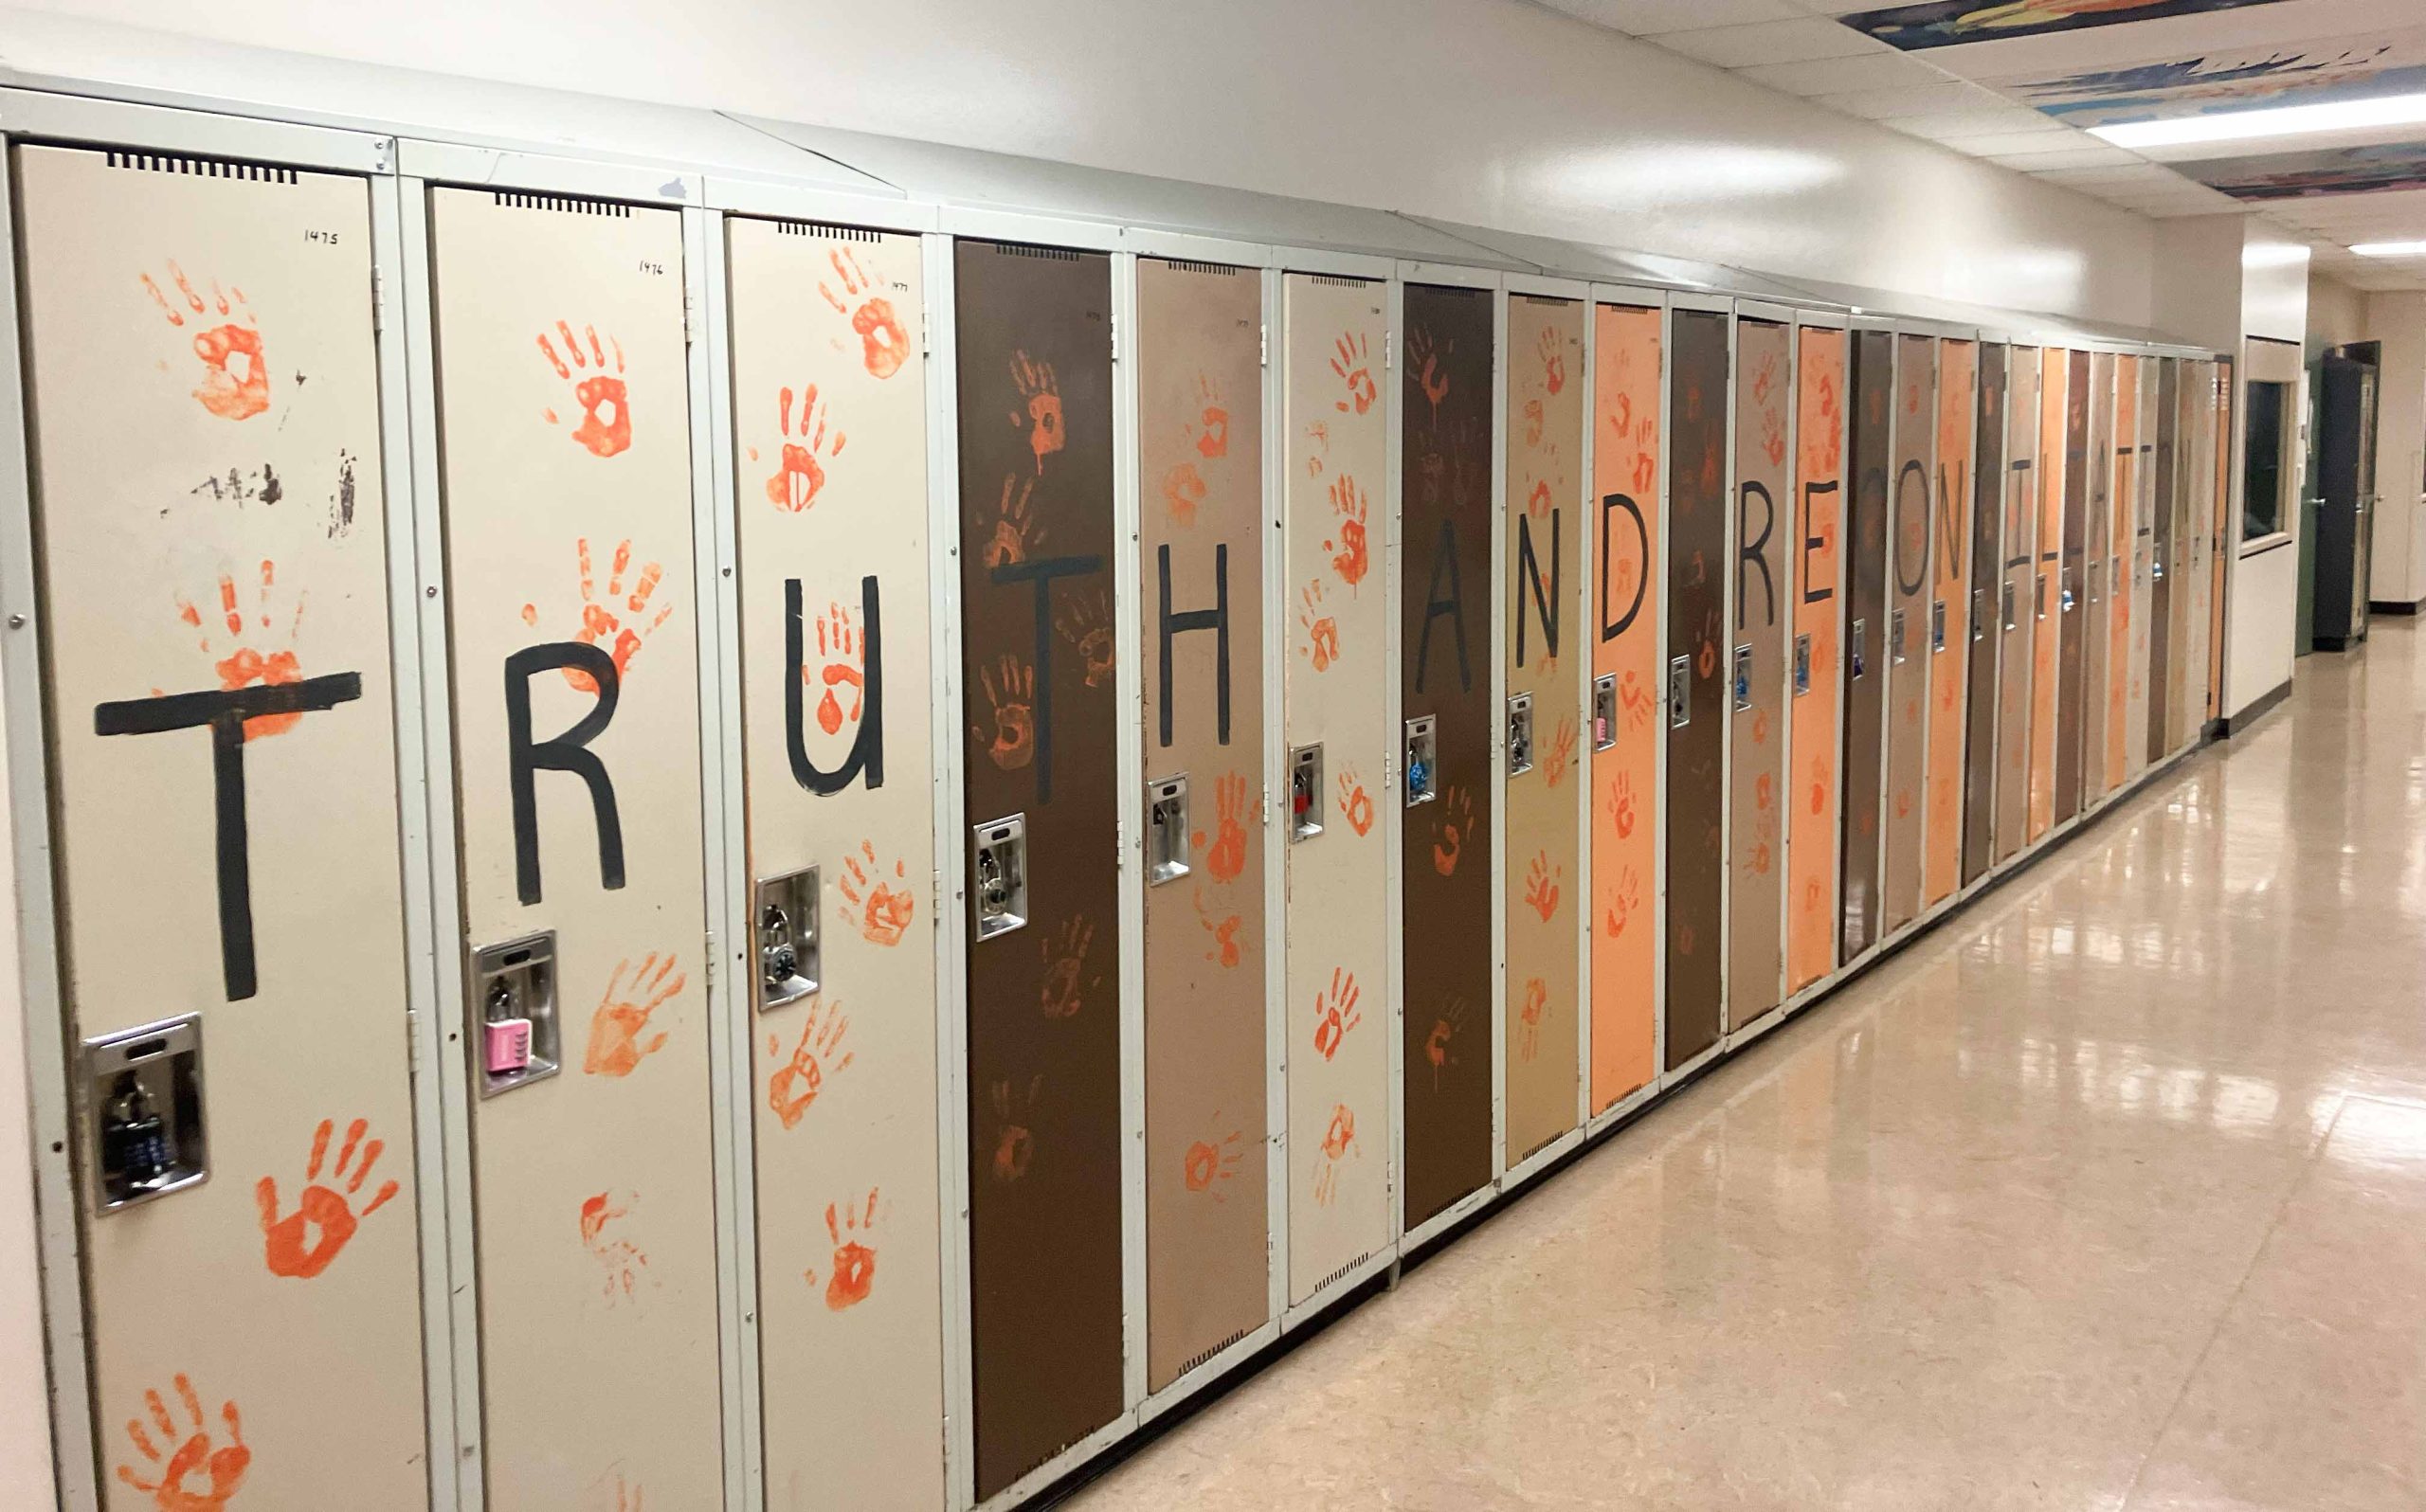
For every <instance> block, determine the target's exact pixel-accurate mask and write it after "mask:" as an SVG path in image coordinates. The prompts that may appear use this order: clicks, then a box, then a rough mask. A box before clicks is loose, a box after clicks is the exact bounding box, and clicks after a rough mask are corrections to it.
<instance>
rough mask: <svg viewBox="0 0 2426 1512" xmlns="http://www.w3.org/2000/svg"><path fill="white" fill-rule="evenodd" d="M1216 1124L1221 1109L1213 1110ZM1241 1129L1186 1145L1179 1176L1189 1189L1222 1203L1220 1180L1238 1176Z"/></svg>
mask: <svg viewBox="0 0 2426 1512" xmlns="http://www.w3.org/2000/svg"><path fill="white" fill-rule="evenodd" d="M1212 1121H1213V1122H1214V1123H1215V1124H1217V1125H1218V1124H1219V1123H1220V1122H1221V1121H1222V1110H1221V1109H1220V1108H1218V1107H1217V1108H1215V1109H1214V1110H1213V1120H1212ZM1239 1136H1240V1130H1238V1129H1232V1130H1230V1131H1229V1132H1228V1133H1226V1134H1222V1135H1218V1136H1216V1137H1214V1138H1212V1139H1203V1140H1198V1141H1196V1142H1195V1143H1192V1144H1190V1145H1188V1147H1187V1154H1186V1156H1185V1157H1183V1161H1182V1164H1181V1167H1180V1179H1182V1180H1183V1181H1185V1182H1186V1183H1187V1189H1188V1190H1189V1191H1191V1192H1202V1193H1204V1195H1205V1196H1206V1197H1211V1198H1212V1199H1213V1200H1214V1201H1216V1202H1225V1201H1227V1200H1229V1199H1228V1198H1226V1197H1223V1196H1222V1183H1223V1182H1225V1181H1229V1180H1234V1179H1237V1177H1238V1174H1239Z"/></svg>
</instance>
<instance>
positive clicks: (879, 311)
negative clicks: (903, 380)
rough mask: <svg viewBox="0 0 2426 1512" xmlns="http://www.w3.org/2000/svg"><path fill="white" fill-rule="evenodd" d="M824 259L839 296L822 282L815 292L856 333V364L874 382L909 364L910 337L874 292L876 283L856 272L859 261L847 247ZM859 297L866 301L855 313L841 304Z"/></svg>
mask: <svg viewBox="0 0 2426 1512" xmlns="http://www.w3.org/2000/svg"><path fill="white" fill-rule="evenodd" d="M825 256H826V261H830V262H832V263H833V264H834V277H835V279H837V281H839V282H840V283H841V284H842V293H841V294H839V295H838V294H836V293H835V292H834V291H833V290H832V289H831V288H829V287H827V286H826V285H825V284H824V282H822V281H821V282H820V283H819V284H818V285H817V292H818V293H819V294H822V295H824V297H825V302H826V303H827V304H830V305H832V306H833V307H834V312H835V314H837V315H849V316H850V317H851V329H852V331H854V332H856V333H858V335H859V338H860V347H861V349H862V350H861V352H860V360H861V361H862V362H864V363H866V364H867V369H868V371H869V372H870V373H872V374H874V375H875V376H876V377H878V378H890V377H892V376H893V375H894V374H895V373H897V372H899V371H900V370H901V365H902V364H903V363H905V362H907V361H909V360H910V333H908V332H907V331H904V330H902V329H901V317H900V316H899V315H896V314H894V311H893V301H892V300H890V299H887V298H885V297H882V296H880V295H878V294H876V293H875V292H874V291H875V289H876V280H875V279H871V278H869V277H868V276H867V275H866V274H865V273H862V272H860V260H859V258H858V257H857V256H856V255H855V254H854V253H853V252H852V251H851V250H850V249H849V248H848V247H836V248H835V249H834V250H832V251H830V252H828V253H826V255H825ZM862 294H864V295H866V296H867V298H866V299H865V300H863V301H861V303H860V307H859V308H858V309H856V310H853V309H851V308H850V307H849V306H848V304H847V303H846V302H845V301H846V299H857V298H859V297H860V296H861V295H862Z"/></svg>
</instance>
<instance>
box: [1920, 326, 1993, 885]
mask: <svg viewBox="0 0 2426 1512" xmlns="http://www.w3.org/2000/svg"><path fill="white" fill-rule="evenodd" d="M1979 367H1980V349H1979V347H1978V345H1977V344H1976V343H1974V342H1969V341H1941V342H1939V343H1938V374H1937V417H1936V423H1937V465H1936V466H1935V467H1934V468H1932V469H1931V477H1934V478H1935V479H1936V485H1937V486H1936V498H1935V502H1936V509H1935V530H1936V535H1937V543H1936V544H1937V560H1936V563H1935V565H1934V567H1933V569H1932V574H1931V581H1932V583H1933V584H1934V585H1935V586H1934V589H1933V591H1932V592H1931V595H1930V598H1929V604H1928V625H1927V626H1926V632H1925V641H1924V643H1925V644H1926V646H1927V647H1928V657H1929V711H1928V727H1929V736H1928V738H1929V755H1928V800H1927V801H1928V839H1927V841H1926V845H1927V851H1926V854H1925V855H1924V857H1923V860H1922V871H1921V905H1922V907H1923V908H1928V907H1931V906H1933V905H1935V904H1937V903H1939V902H1941V901H1943V900H1944V899H1945V898H1946V897H1948V896H1950V895H1951V894H1952V893H1953V891H1954V890H1955V888H1956V886H1957V885H1958V884H1959V883H1960V881H1961V880H1962V875H1963V796H1964V795H1963V779H1964V771H1963V737H1964V718H1965V716H1966V714H1967V713H1968V712H1969V708H1968V704H1967V697H1968V693H1969V690H1968V686H1967V685H1968V683H1969V681H1970V675H1969V665H1968V661H1969V657H1970V654H1971V637H1970V631H1969V626H1970V621H1971V542H1972V520H1971V507H1972V495H1973V489H1972V477H1971V446H1972V441H1973V432H1974V430H1975V428H1976V426H1975V421H1974V419H1973V416H1974V411H1975V409H1976V407H1977V405H1978V402H1979V401H1978V391H1977V387H1976V386H1975V384H1974V379H1975V378H1976V377H1977V376H1978V374H1979Z"/></svg>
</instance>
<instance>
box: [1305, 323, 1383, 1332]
mask: <svg viewBox="0 0 2426 1512" xmlns="http://www.w3.org/2000/svg"><path fill="white" fill-rule="evenodd" d="M1348 281H1349V282H1354V281H1355V280H1354V279H1349V280H1348ZM1372 1258H1373V1251H1370V1250H1367V1251H1365V1252H1364V1253H1363V1254H1360V1255H1358V1256H1357V1257H1356V1258H1355V1259H1353V1260H1350V1261H1349V1262H1348V1264H1346V1265H1344V1266H1341V1267H1340V1268H1339V1269H1336V1270H1334V1271H1332V1272H1331V1274H1330V1275H1327V1276H1325V1277H1323V1278H1322V1279H1321V1280H1320V1281H1317V1282H1315V1283H1314V1288H1313V1289H1314V1292H1316V1293H1319V1292H1321V1291H1324V1290H1325V1289H1327V1288H1329V1287H1331V1285H1332V1284H1333V1283H1335V1282H1337V1281H1338V1280H1339V1279H1340V1278H1341V1277H1343V1276H1346V1275H1349V1274H1350V1273H1351V1272H1353V1271H1354V1270H1355V1269H1356V1268H1357V1267H1359V1266H1361V1265H1363V1264H1364V1263H1365V1262H1366V1261H1367V1260H1370V1259H1372Z"/></svg>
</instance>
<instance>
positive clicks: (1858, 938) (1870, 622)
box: [1838, 331, 1895, 961]
mask: <svg viewBox="0 0 2426 1512" xmlns="http://www.w3.org/2000/svg"><path fill="white" fill-rule="evenodd" d="M1853 348H1854V378H1853V396H1854V412H1853V440H1852V442H1851V445H1850V450H1851V452H1852V461H1853V475H1854V476H1853V492H1852V494H1851V495H1850V497H1849V499H1848V506H1847V511H1846V513H1847V516H1848V517H1847V520H1846V530H1845V540H1846V542H1847V544H1848V548H1849V549H1848V551H1847V554H1846V557H1845V615H1846V624H1845V764H1844V783H1845V802H1844V808H1843V811H1842V812H1843V823H1842V839H1841V842H1840V845H1839V852H1840V854H1841V855H1842V857H1843V872H1842V878H1843V879H1842V881H1841V883H1840V884H1839V886H1838V897H1839V898H1840V899H1841V900H1842V901H1841V904H1840V907H1841V908H1842V909H1843V910H1844V912H1843V917H1842V919H1841V920H1840V921H1839V926H1838V927H1839V932H1840V938H1841V942H1842V944H1841V945H1840V953H1841V959H1842V960H1845V961H1851V960H1853V959H1854V957H1856V956H1857V955H1859V954H1861V953H1862V952H1863V951H1864V950H1867V949H1869V948H1870V946H1871V945H1873V944H1874V943H1875V942H1876V941H1877V939H1878V843H1879V834H1878V796H1879V793H1878V790H1879V783H1880V780H1881V778H1882V777H1883V775H1884V773H1883V772H1882V770H1881V767H1882V764H1883V763H1884V761H1885V759H1886V749H1885V740H1886V735H1887V729H1886V716H1887V662H1886V659H1885V658H1886V651H1887V514H1888V503H1887V495H1888V489H1889V487H1890V484H1891V482H1892V477H1891V475H1890V473H1889V459H1890V453H1889V450H1888V429H1889V424H1890V420H1891V410H1892V405H1893V404H1894V397H1893V396H1894V390H1895V384H1894V372H1893V366H1894V353H1895V338H1894V336H1892V334H1890V333H1887V332H1884V331H1857V332H1856V333H1854V338H1853Z"/></svg>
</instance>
